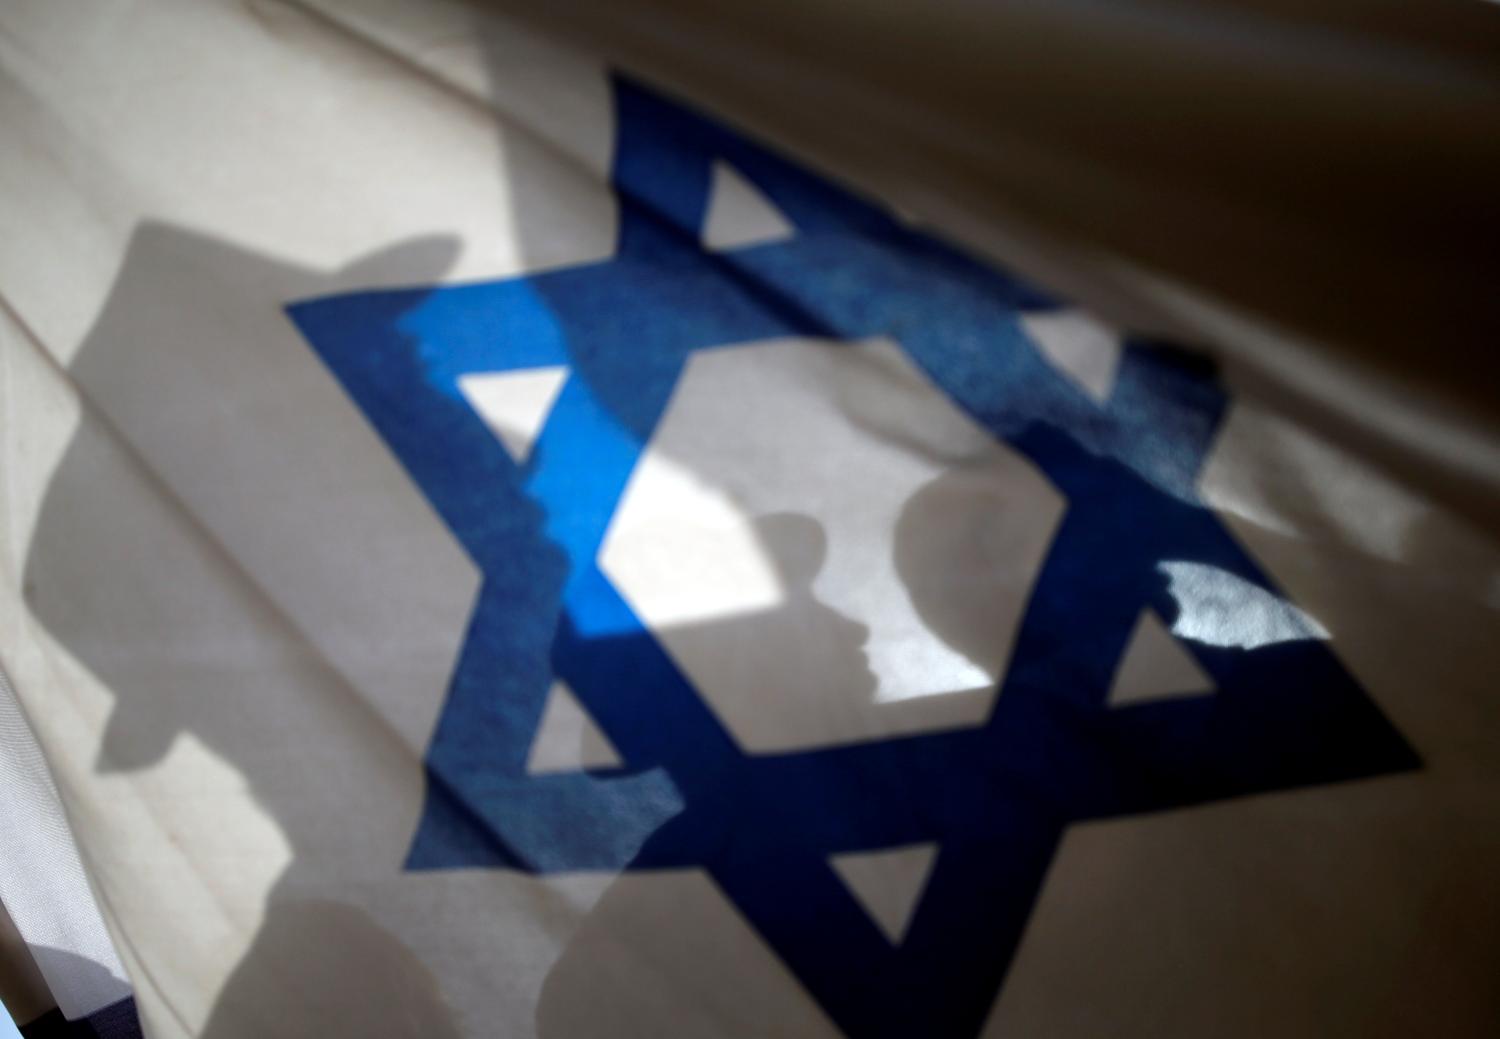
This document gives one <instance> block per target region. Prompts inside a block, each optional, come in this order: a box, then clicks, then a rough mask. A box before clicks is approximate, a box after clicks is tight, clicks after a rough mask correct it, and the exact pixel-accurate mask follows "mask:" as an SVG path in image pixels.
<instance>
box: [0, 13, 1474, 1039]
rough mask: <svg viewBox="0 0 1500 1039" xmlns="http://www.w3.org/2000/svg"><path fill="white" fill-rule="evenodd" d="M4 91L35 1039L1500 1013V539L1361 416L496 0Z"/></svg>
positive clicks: (45, 68) (11, 581)
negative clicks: (1061, 282)
mask: <svg viewBox="0 0 1500 1039" xmlns="http://www.w3.org/2000/svg"><path fill="white" fill-rule="evenodd" d="M0 76H3V79H0V135H3V136H0V140H3V141H4V146H3V148H0V351H3V352H0V358H3V365H0V380H3V382H0V401H3V406H0V408H3V409H0V452H3V454H0V469H3V474H4V482H3V483H0V498H3V504H4V508H3V509H0V523H3V551H0V662H3V665H4V671H5V674H6V675H7V676H8V678H9V683H8V685H5V684H0V747H3V749H4V752H5V754H6V760H5V761H4V763H3V765H0V820H3V821H4V822H5V824H6V828H7V835H8V836H7V842H6V847H5V849H4V852H3V857H0V901H3V903H4V906H5V908H6V910H7V911H8V916H9V917H10V920H11V922H12V923H13V924H14V927H15V930H16V932H17V934H18V936H19V940H18V941H17V942H12V943H10V944H7V945H5V946H0V949H3V950H5V951H6V954H7V959H8V960H10V961H17V962H19V961H20V960H22V959H26V958H29V960H30V961H31V962H30V963H29V964H28V963H19V965H16V963H12V964H9V965H7V966H6V970H7V971H8V972H9V973H8V976H7V981H8V982H13V978H14V977H19V975H18V974H16V973H15V972H17V971H22V970H26V971H32V972H33V973H35V972H38V971H39V973H40V976H41V984H43V985H44V986H45V988H46V989H47V990H48V992H49V993H50V996H51V999H52V1000H53V1001H55V1002H56V1004H57V1006H58V1013H57V1014H56V1015H54V1019H53V1021H52V1024H51V1025H50V1026H49V1027H68V1026H69V1022H71V1026H72V1027H75V1028H89V1029H92V1031H91V1032H82V1033H76V1034H94V1035H106V1036H117V1035H128V1034H132V1033H133V1030H134V1029H135V1028H136V1027H137V1026H136V1023H135V1022H136V1018H137V1015H138V1020H139V1027H140V1029H141V1030H142V1031H143V1032H144V1034H146V1035H148V1036H153V1037H175V1036H200V1035H201V1036H210V1037H215V1039H220V1037H241V1036H244V1037H264V1036H329V1035H351V1036H353V1035H360V1036H408V1035H409V1036H423V1037H440V1036H450V1035H451V1036H459V1035H464V1036H507V1037H508V1036H530V1035H537V1036H541V1037H544V1039H574V1037H583V1036H605V1035H607V1036H635V1035H639V1036H661V1035H684V1036H689V1035H690V1036H747V1035H757V1036H758V1035H795V1036H839V1035H843V1036H850V1037H857V1039H863V1037H876V1036H888V1035H889V1036H898V1035H899V1036H913V1035H934V1036H938V1035H941V1036H958V1037H973V1036H987V1037H988V1036H1011V1035H1047V1036H1058V1035H1062V1036H1082V1035H1095V1034H1101V1033H1107V1034H1111V1035H1120V1036H1143V1037H1144V1036H1161V1035H1189V1034H1213V1035H1223V1036H1246V1037H1250V1036H1263V1035H1266V1034H1277V1035H1285V1036H1321V1035H1327V1034H1339V1035H1350V1036H1382V1035H1392V1034H1410V1033H1417V1032H1420V1033H1422V1034H1440V1035H1445V1036H1450V1035H1451V1036H1470V1035H1472V1036H1486V1035H1492V1034H1495V1029H1496V1028H1497V1026H1500V1007H1497V1005H1496V1003H1495V1000H1494V996H1493V983H1492V978H1493V975H1494V973H1495V969H1496V966H1497V962H1500V949H1497V947H1496V940H1495V937H1494V936H1495V935H1496V934H1500V888H1497V887H1496V885H1495V884H1494V881H1493V878H1494V877H1495V876H1496V875H1497V871H1500V814H1497V812H1496V811H1495V805H1496V795H1497V790H1500V755H1497V754H1496V753H1495V750H1496V747H1497V746H1500V714H1497V712H1496V710H1495V708H1494V696H1493V680H1492V677H1491V675H1492V674H1493V667H1494V665H1495V663H1496V660H1497V649H1496V645H1497V640H1496V635H1497V634H1500V545H1497V542H1496V539H1495V536H1494V531H1493V530H1487V529H1485V528H1484V526H1483V524H1482V523H1481V522H1479V521H1476V520H1475V519H1473V518H1472V517H1468V516H1466V515H1465V514H1462V513H1460V512H1456V511H1454V510H1453V509H1451V508H1449V507H1447V506H1446V505H1445V504H1444V503H1443V502H1442V501H1439V500H1437V499H1435V498H1433V497H1432V496H1431V495H1430V493H1429V489H1428V488H1426V487H1425V486H1423V487H1419V486H1414V485H1413V484H1412V483H1411V482H1409V481H1408V480H1406V479H1405V478H1404V475H1403V476H1398V475H1396V471H1395V470H1393V468H1392V467H1390V466H1387V465H1385V464H1384V462H1383V459H1382V458H1381V457H1380V456H1379V455H1378V453H1377V454H1374V455H1371V454H1367V453H1361V452H1359V451H1357V450H1354V449H1352V448H1351V447H1350V445H1349V444H1347V443H1343V442H1340V441H1339V440H1338V439H1337V438H1335V437H1333V436H1330V435H1329V434H1328V432H1327V431H1326V430H1321V429H1318V428H1314V427H1309V426H1307V425H1305V424H1303V423H1301V422H1299V421H1298V420H1297V418H1295V417H1293V415H1291V414H1289V413H1287V412H1284V411H1282V410H1278V409H1277V408H1275V407H1272V405H1271V403H1270V402H1268V401H1266V400H1264V399H1261V398H1260V397H1258V396H1257V395H1256V394H1255V393H1254V392H1253V389H1254V387H1252V386H1247V385H1242V384H1239V383H1237V382H1236V381H1235V380H1234V379H1233V378H1231V377H1230V375H1229V373H1226V371H1225V370H1223V369H1221V368H1220V367H1218V366H1216V364H1215V362H1214V361H1213V360H1212V359H1211V357H1210V356H1209V355H1207V354H1205V353H1203V352H1201V351H1199V350H1197V349H1194V348H1191V347H1187V346H1183V345H1181V344H1177V343H1169V342H1165V341H1163V340H1162V339H1161V338H1160V337H1159V336H1148V335H1144V334H1134V333H1132V332H1131V331H1129V330H1127V329H1124V328H1121V327H1117V326H1116V325H1115V324H1113V323H1111V322H1110V321H1108V320H1105V319H1103V318H1101V317H1100V316H1099V315H1098V314H1097V313H1095V308H1091V306H1090V304H1091V303H1092V302H1093V301H1091V300H1089V299H1071V298H1064V297H1063V296H1062V295H1061V294H1059V293H1058V292H1057V291H1056V290H1055V289H1053V288H1051V287H1049V286H1050V282H1049V283H1048V284H1046V285H1044V284H1042V283H1041V282H1040V281H1039V280H1036V279H1035V278H1034V277H1033V275H1032V274H1031V272H1030V271H1028V270H1020V269H1016V270H1012V269H1010V268H1009V267H1007V266H1006V265H1004V264H1002V263H999V262H996V261H995V260H994V259H992V258H988V257H980V256H978V255H976V254H974V253H972V252H970V251H968V250H966V249H964V248H960V247H958V246H956V245H954V244H952V243H951V241H950V240H949V239H947V238H945V237H943V236H940V235H939V234H937V233H936V232H934V231H933V230H932V229H930V228H929V227H927V226H926V225H925V224H924V223H923V222H922V221H921V220H920V219H919V218H918V217H914V216H912V215H910V214H907V213H906V212H905V211H904V209H903V210H901V211H899V212H898V210H897V209H896V208H895V206H894V205H893V204H892V203H894V202H895V201H898V200H894V199H879V198H875V197H872V196H868V195H865V194H863V193H862V192H861V191H859V190H857V189H855V188H852V187H850V186H849V185H848V184H846V183H844V182H843V181H841V180H837V179H834V178H833V177H831V176H829V175H827V174H826V173H825V172H822V171H819V170H815V169H814V168H812V167H811V166H810V165H809V164H808V163H807V162H805V161H799V159H798V158H796V157H794V156H792V155H790V154H789V153H787V152H785V151H782V150H780V149H778V148H777V147H776V146H775V145H774V144H772V143H770V142H767V141H765V140H761V139H759V138H758V137H757V136H755V135H753V134H750V133H748V132H745V131H744V130H742V129H737V128H734V127H732V126H731V125H730V124H729V123H728V122H726V121H724V120H723V119H722V118H718V117H716V116H714V115H713V114H711V113H709V112H707V111H706V110H704V109H703V108H701V107H699V106H697V105H695V104H694V103H693V100H692V99H691V98H682V97H678V96H675V95H673V94H670V93H668V92H665V91H663V90H661V89H659V88H657V87H653V86H651V85H650V84H647V83H645V82H643V81H641V80H639V79H636V78H633V77H632V76H629V75H626V74H622V73H619V72H616V71H611V70H609V69H607V68H605V67H604V65H603V64H602V63H600V62H598V61H596V60H594V59H593V58H591V57H590V56H588V55H587V54H585V53H581V52H579V51H576V50H573V49H571V48H570V47H568V46H566V45H564V44H562V43H559V42H557V41H556V40H553V39H551V38H550V37H546V36H542V35H538V34H537V33H536V32H534V31H533V30H531V29H529V28H527V27H526V26H525V25H523V24H522V23H520V22H516V21H511V20H508V19H503V18H500V17H498V16H495V15H493V14H490V13H486V12H483V11H476V10H475V9H473V8H470V7H467V6H457V5H455V6H449V5H433V4H420V3H416V2H409V3H408V2H405V0H361V2H356V3H337V4H326V5H324V4H321V3H318V4H301V3H297V4H282V3H248V4H241V3H229V2H227V0H225V2H217V0H215V2H209V3H204V2H195V0H154V2H151V3H105V4H100V5H80V4H71V3H43V2H40V0H37V2H31V0H23V2H16V3H12V4H9V5H7V6H6V9H5V10H4V11H3V12H0ZM1048 262H1049V263H1062V264H1064V265H1065V266H1066V265H1068V264H1072V265H1075V267H1076V269H1078V270H1105V269H1114V266H1113V263H1114V262H1113V261H1110V260H1107V259H1101V258H1100V257H1098V256H1093V255H1089V254H1087V253H1084V252H1081V251H1080V252H1070V251H1069V250H1067V249H1066V248H1064V247H1059V248H1058V249H1057V251H1056V252H1055V253H1054V254H1053V255H1051V256H1050V258H1049V260H1048ZM1128 282H1129V279H1126V280H1125V281H1122V282H1121V284H1126V283H1128ZM1170 288H1171V286H1166V287H1163V286H1162V285H1160V284H1156V285H1154V287H1153V288H1152V290H1151V293H1149V294H1148V293H1145V292H1144V290H1143V295H1150V296H1151V297H1152V298H1153V299H1159V298H1160V297H1161V294H1162V293H1164V292H1167V291H1168V289H1170ZM1183 298H1187V296H1186V295H1184V296H1183ZM1189 312H1190V313H1193V314H1201V315H1205V316H1204V321H1203V327H1202V328H1201V330H1200V331H1201V333H1202V335H1203V336H1204V337H1205V339H1212V338H1213V337H1214V335H1216V334H1219V333H1223V332H1224V331H1225V328H1226V327H1227V325H1226V324H1225V323H1224V322H1223V321H1220V320H1219V319H1218V318H1217V317H1212V315H1214V314H1217V312H1216V311H1212V310H1211V308H1204V309H1202V310H1196V309H1185V310H1184V313H1189ZM1257 334H1259V333H1257ZM1435 334H1436V332H1435ZM1273 345H1274V344H1273ZM1267 349H1268V350H1270V349H1271V347H1268V348H1267ZM1268 356H1273V357H1274V356H1281V355H1277V354H1274V353H1273V354H1269V355H1268ZM1444 443H1447V441H1444ZM1494 446H1495V445H1493V444H1480V445H1479V446H1478V447H1475V446H1474V445H1473V444H1469V443H1468V442H1465V443H1464V444H1461V445H1458V448H1456V450H1458V449H1460V448H1461V453H1462V452H1467V453H1466V454H1464V458H1465V460H1466V464H1469V463H1474V464H1471V465H1469V469H1468V470H1466V471H1469V472H1471V473H1474V472H1479V473H1482V472H1484V471H1485V469H1484V465H1483V464H1480V463H1476V462H1474V460H1475V459H1476V458H1478V459H1480V460H1481V462H1482V460H1483V459H1484V458H1490V457H1493V455H1489V454H1484V452H1492V451H1493V450H1494ZM1471 449H1472V450H1471ZM1476 452H1478V453H1476ZM1399 471H1400V472H1401V473H1402V474H1406V473H1407V470H1405V469H1400V470H1399ZM10 687H13V693H14V698H13V700H12V698H11V697H10V695H9V693H10V692H11V688H10ZM106 928H107V931H108V935H109V936H112V939H113V941H112V942H110V941H109V940H108V939H107V938H106V935H105V929H106ZM12 945H14V946H16V948H12V947H11V946H12ZM22 949H24V950H25V952H24V953H23V952H21V950H22ZM19 987H20V983H19V982H13V983H12V984H11V986H10V988H7V989H5V990H4V991H6V992H7V993H9V992H10V991H12V990H17V991H18V990H19ZM35 987H36V984H35V983H34V982H33V983H32V988H33V989H35ZM6 998H7V1000H12V998H13V997H12V996H10V995H9V994H7V995H6ZM15 998H19V997H15ZM17 1016H18V1017H20V1016H21V1015H20V1013H19V1012H18V1014H17ZM27 1016H28V1017H29V1016H30V1011H27ZM58 1018H60V1019H63V1020H61V1021H59V1020H57V1019H58ZM19 1023H21V1024H23V1025H26V1024H28V1021H27V1020H20V1021H19ZM35 1034H43V1033H42V1032H40V1031H38V1032H36V1033H35Z"/></svg>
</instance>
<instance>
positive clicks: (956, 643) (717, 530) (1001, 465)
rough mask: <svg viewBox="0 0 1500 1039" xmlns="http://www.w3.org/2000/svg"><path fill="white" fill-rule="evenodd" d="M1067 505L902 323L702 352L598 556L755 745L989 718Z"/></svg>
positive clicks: (732, 725) (723, 714)
mask: <svg viewBox="0 0 1500 1039" xmlns="http://www.w3.org/2000/svg"><path fill="white" fill-rule="evenodd" d="M1062 511H1063V501H1062V498H1061V496H1060V495H1059V493H1058V492H1057V490H1056V488H1054V487H1053V485H1052V484H1051V483H1050V482H1049V481H1048V480H1047V479H1046V477H1044V476H1043V475H1042V474H1041V473H1040V472H1039V471H1038V470H1037V469H1036V468H1035V467H1034V466H1033V465H1032V464H1031V463H1030V462H1029V461H1027V460H1026V459H1024V458H1023V457H1022V456H1020V455H1019V454H1017V453H1016V452H1015V451H1013V450H1012V449H1011V448H1009V447H1008V446H1006V445H1005V444H1003V443H1001V442H999V441H997V440H996V439H995V438H993V437H992V436H990V435H989V434H988V433H987V432H986V431H985V430H983V429H981V428H979V427H978V426H977V425H975V424H974V423H973V421H972V420H971V419H969V418H968V417H967V416H966V415H964V414H963V413H962V412H961V411H959V410H958V409H957V408H955V407H954V406H953V404H952V403H951V402H950V400H949V398H948V397H947V396H946V395H945V394H943V393H942V392H941V391H940V390H939V389H938V388H937V387H936V386H934V385H933V384H932V383H931V382H930V381H929V380H928V379H927V378H926V377H925V376H924V375H923V374H921V373H920V372H919V371H918V370H917V369H916V368H915V367H914V366H913V365H912V364H911V362H910V361H909V360H907V358H906V355H905V354H904V353H903V352H902V351H901V349H900V348H899V347H898V346H897V345H896V344H895V343H894V342H891V341H890V340H887V339H872V340H866V341H862V342H857V343H849V342H842V341H837V340H826V339H811V338H797V337H789V338H784V339H776V340H769V341H761V342H756V343H749V344H743V345H740V346H735V347H728V348H722V349H717V350H710V351H702V352H698V353H695V354H694V355H693V356H692V357H691V359H690V360H689V361H688V363H687V365H686V368H685V370H684V372H683V375H682V378H681V381H680V382H679V384H678V386H677V389H676V392H675V393H674V394H673V398H672V401H671V404H670V406H669V407H668V409H667V411H666V413H665V415H664V416H663V418H662V421H661V423H660V425H659V426H658V427H657V429H656V431H655V434H654V435H653V437H652V438H651V441H650V443H649V444H648V445H647V446H646V449H645V451H644V453H643V455H642V458H641V461H640V463H639V464H638V466H637V467H636V469H635V472H634V474H633V475H632V477H631V480H630V483H629V485H628V486H627V488H626V491H625V494H624V496H623V498H622V499H621V502H620V505H619V508H618V510H617V511H616V513H615V518H614V520H613V522H612V524H611V526H610V529H609V531H608V533H607V534H606V537H605V540H604V543H603V545H602V547H601V551H600V555H599V563H600V567H601V569H602V570H603V571H604V572H605V573H606V574H607V575H608V576H609V578H610V580H611V581H612V582H613V583H614V585H615V587H616V588H617V589H618V590H619V591H620V593H621V594H622V595H623V596H624V597H625V598H626V599H627V601H629V603H630V605H631V607H632V608H633V609H634V610H635V611H636V613H637V614H638V615H639V616H640V618H641V620H642V621H643V622H644V623H645V624H646V625H647V626H648V627H649V628H650V629H651V630H652V631H653V632H655V633H656V635H657V637H658V639H659V640H660V641H661V643H662V645H663V646H664V647H665V648H666V650H667V652H668V653H669V654H670V655H671V656H672V658H673V659H674V660H675V662H676V663H677V665H678V666H679V667H680V668H682V670H683V672H684V673H685V674H686V675H688V676H689V678H690V679H691V680H692V682H693V684H694V685H695V686H696V687H697V688H698V690H699V692H700V693H701V695H702V696H703V697H704V699H705V700H706V701H707V702H708V703H709V704H710V706H711V707H712V708H713V710H714V711H715V713H716V714H717V715H718V716H719V718H720V719H721V721H722V722H723V723H724V724H725V726H726V727H727V728H728V729H729V730H730V732H731V733H732V734H733V735H734V737H735V738H736V740H737V741H738V742H739V743H740V744H741V746H743V747H745V748H746V749H747V750H750V751H752V752H770V751H777V750H787V749H798V748H808V747H814V746H820V745H828V744H836V743H844V742H852V741H857V740H861V739H869V738H875V737H879V736H888V735H891V734H895V733H910V732H919V731H930V730H934V729H940V728H951V727H954V726H962V725H974V724H979V723H981V722H982V721H983V720H984V719H985V718H986V717H987V716H988V713H989V710H990V707H991V705H992V701H993V697H994V695H995V686H996V680H997V678H998V676H999V675H1001V674H1003V673H1004V669H1005V664H1006V660H1007V658H1008V656H1009V653H1010V649H1011V644H1012V642H1013V639H1014V633H1015V629H1016V626H1017V624H1018V623H1019V620H1020V617H1021V615H1022V612H1023V610H1024V606H1025V602H1026V599H1027V596H1028V594H1029V592H1030V589H1031V584H1032V581H1033V579H1034V577H1035V575H1036V573H1037V570H1038V568H1039V566H1040V564H1041V560H1042V557H1043V555H1044V554H1045V552H1046V548H1047V545H1048V543H1049V542H1050V540H1051V537H1052V534H1053V531H1054V530H1055V528H1056V526H1057V523H1058V521H1059V518H1060V516H1061V514H1062Z"/></svg>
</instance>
